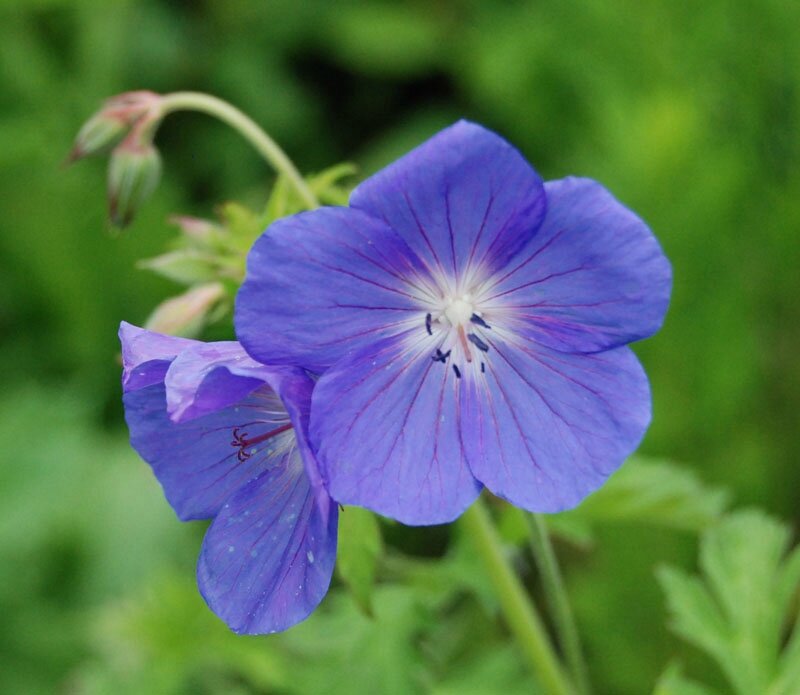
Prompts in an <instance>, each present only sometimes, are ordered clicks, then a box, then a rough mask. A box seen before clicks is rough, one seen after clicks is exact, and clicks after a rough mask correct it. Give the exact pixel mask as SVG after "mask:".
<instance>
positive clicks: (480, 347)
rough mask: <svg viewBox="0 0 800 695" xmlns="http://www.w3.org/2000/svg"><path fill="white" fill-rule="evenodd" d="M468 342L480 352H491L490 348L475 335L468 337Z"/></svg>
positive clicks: (471, 334)
mask: <svg viewBox="0 0 800 695" xmlns="http://www.w3.org/2000/svg"><path fill="white" fill-rule="evenodd" d="M467 340H469V342H470V343H472V344H473V345H474V346H475V347H476V348H478V350H482V351H483V352H489V346H488V345H487V344H486V343H484V342H483V341H482V340H481V339H480V338H479V337H478V336H477V335H475V334H474V333H470V334H469V335H468V336H467Z"/></svg>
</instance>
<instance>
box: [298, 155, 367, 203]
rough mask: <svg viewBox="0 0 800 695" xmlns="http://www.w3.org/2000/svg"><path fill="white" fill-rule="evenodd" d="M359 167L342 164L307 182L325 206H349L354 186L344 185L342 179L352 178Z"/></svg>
mask: <svg viewBox="0 0 800 695" xmlns="http://www.w3.org/2000/svg"><path fill="white" fill-rule="evenodd" d="M357 172H358V167H356V165H355V164H352V163H350V162H342V163H341V164H336V165H334V166H332V167H329V168H327V169H325V170H323V171H321V172H319V173H318V174H314V175H312V176H309V177H308V178H307V179H306V180H307V181H308V185H309V187H310V188H311V190H312V191H313V192H314V194H315V195H316V196H317V197H318V198H319V199H320V202H321V203H323V204H324V205H347V201H348V199H349V197H350V191H351V189H352V186H349V185H344V184H342V179H346V178H351V177H353V176H354V175H355V174H356V173H357Z"/></svg>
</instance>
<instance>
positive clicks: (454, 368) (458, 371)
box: [453, 365, 461, 379]
mask: <svg viewBox="0 0 800 695" xmlns="http://www.w3.org/2000/svg"><path fill="white" fill-rule="evenodd" d="M453 371H454V372H455V373H456V377H457V378H459V379H460V378H461V371H460V370H459V368H458V367H456V365H453Z"/></svg>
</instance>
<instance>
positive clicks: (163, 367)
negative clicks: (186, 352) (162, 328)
mask: <svg viewBox="0 0 800 695" xmlns="http://www.w3.org/2000/svg"><path fill="white" fill-rule="evenodd" d="M119 339H120V343H121V345H122V387H123V390H125V391H133V390H135V389H141V388H144V387H146V386H150V385H152V384H157V383H160V382H162V381H163V380H164V375H165V374H166V373H167V368H168V367H169V365H170V363H171V362H172V360H173V359H175V356H176V355H177V354H178V353H179V352H180V351H181V350H183V349H184V348H186V347H188V346H189V345H192V344H194V343H195V342H196V341H193V340H189V339H188V338H177V337H175V336H171V335H163V334H161V333H154V332H153V331H148V330H145V329H144V328H139V327H138V326H134V325H132V324H130V323H126V322H125V321H123V322H122V323H121V324H120V326H119Z"/></svg>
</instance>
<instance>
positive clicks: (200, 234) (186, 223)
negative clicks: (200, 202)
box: [168, 215, 221, 243]
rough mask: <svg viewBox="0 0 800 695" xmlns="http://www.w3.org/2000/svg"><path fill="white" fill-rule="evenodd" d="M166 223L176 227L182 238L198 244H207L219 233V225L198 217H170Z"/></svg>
mask: <svg viewBox="0 0 800 695" xmlns="http://www.w3.org/2000/svg"><path fill="white" fill-rule="evenodd" d="M168 221H169V222H170V223H172V224H174V225H176V226H177V227H178V229H180V230H181V232H182V233H183V235H184V236H186V237H188V238H189V239H191V240H192V241H197V242H200V243H204V242H208V241H210V240H211V239H212V238H213V237H216V236H219V234H220V233H221V230H220V227H219V225H217V224H214V223H213V222H211V221H210V220H204V219H202V218H200V217H191V216H189V215H171V216H170V217H169V219H168Z"/></svg>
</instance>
